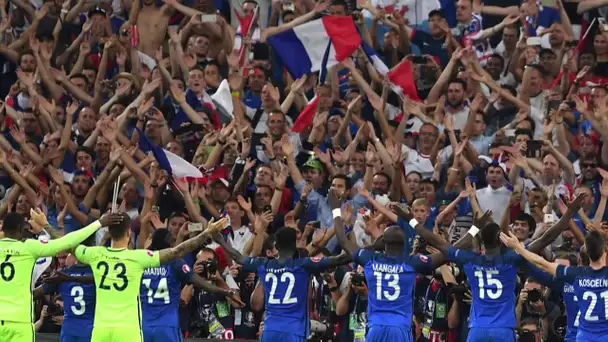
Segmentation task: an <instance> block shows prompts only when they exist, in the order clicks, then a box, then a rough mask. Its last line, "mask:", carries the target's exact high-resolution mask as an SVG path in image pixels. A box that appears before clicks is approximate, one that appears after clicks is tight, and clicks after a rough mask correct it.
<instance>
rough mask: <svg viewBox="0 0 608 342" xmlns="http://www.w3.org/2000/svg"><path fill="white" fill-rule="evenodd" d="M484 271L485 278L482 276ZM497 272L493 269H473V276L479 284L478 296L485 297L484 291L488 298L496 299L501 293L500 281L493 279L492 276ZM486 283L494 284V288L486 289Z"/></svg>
mask: <svg viewBox="0 0 608 342" xmlns="http://www.w3.org/2000/svg"><path fill="white" fill-rule="evenodd" d="M484 273H485V278H484ZM496 274H498V271H495V270H485V271H484V270H477V271H475V277H476V278H477V281H478V285H479V298H481V299H484V298H486V293H487V294H488V297H489V298H490V299H498V298H499V297H500V295H501V294H502V283H501V282H500V280H498V279H494V278H493V276H494V275H496ZM488 285H494V286H496V290H493V289H486V288H485V287H486V286H488Z"/></svg>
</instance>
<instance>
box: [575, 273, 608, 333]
mask: <svg viewBox="0 0 608 342" xmlns="http://www.w3.org/2000/svg"><path fill="white" fill-rule="evenodd" d="M566 270H567V271H566V272H567V273H568V272H571V271H576V277H575V279H574V281H573V285H574V293H575V295H576V297H577V300H578V305H579V316H578V317H577V318H578V333H577V336H576V339H577V341H582V340H589V339H593V338H608V267H604V268H602V269H599V270H594V269H592V268H591V267H567V268H566ZM571 273H574V272H571Z"/></svg>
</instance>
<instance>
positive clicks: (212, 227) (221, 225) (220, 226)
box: [203, 217, 228, 236]
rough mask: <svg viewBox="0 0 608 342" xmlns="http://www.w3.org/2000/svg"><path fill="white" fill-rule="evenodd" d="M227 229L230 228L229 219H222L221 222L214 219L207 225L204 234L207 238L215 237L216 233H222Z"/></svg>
mask: <svg viewBox="0 0 608 342" xmlns="http://www.w3.org/2000/svg"><path fill="white" fill-rule="evenodd" d="M226 227H228V219H227V218H226V217H222V218H221V219H220V220H219V221H217V222H216V221H215V219H214V218H211V221H209V223H207V228H205V230H204V231H203V234H205V235H207V236H213V235H214V234H216V233H219V232H221V231H222V230H224V229H225V228H226Z"/></svg>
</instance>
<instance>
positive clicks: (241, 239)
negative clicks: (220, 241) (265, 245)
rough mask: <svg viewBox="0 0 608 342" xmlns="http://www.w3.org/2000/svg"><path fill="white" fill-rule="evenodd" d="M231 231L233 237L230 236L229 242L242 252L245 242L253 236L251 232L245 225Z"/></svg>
mask: <svg viewBox="0 0 608 342" xmlns="http://www.w3.org/2000/svg"><path fill="white" fill-rule="evenodd" d="M232 231H233V233H234V234H233V235H234V237H232V236H230V237H229V238H228V241H230V244H231V245H232V247H234V249H236V250H237V251H239V253H241V254H242V253H243V250H244V249H245V246H246V245H247V242H249V239H251V238H252V237H253V234H252V233H251V231H250V230H249V227H247V226H241V228H238V229H234V228H233V229H232Z"/></svg>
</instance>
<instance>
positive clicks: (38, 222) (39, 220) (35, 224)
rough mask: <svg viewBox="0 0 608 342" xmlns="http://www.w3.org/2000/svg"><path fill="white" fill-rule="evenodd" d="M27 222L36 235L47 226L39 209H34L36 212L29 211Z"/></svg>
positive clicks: (47, 222)
mask: <svg viewBox="0 0 608 342" xmlns="http://www.w3.org/2000/svg"><path fill="white" fill-rule="evenodd" d="M28 222H29V224H30V226H32V229H33V230H34V231H35V232H37V234H40V232H42V229H43V228H44V227H45V226H46V225H48V224H49V221H48V220H47V219H46V216H45V215H44V213H43V212H42V210H40V209H39V208H36V210H34V209H30V219H29V221H28Z"/></svg>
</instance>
